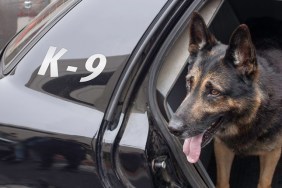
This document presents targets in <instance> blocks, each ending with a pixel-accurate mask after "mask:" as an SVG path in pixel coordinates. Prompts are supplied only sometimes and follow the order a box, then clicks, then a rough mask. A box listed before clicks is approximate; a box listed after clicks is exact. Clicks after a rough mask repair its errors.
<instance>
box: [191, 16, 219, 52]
mask: <svg viewBox="0 0 282 188" xmlns="http://www.w3.org/2000/svg"><path fill="white" fill-rule="evenodd" d="M189 40H190V41H189V48H188V51H189V53H190V54H196V53H197V52H198V51H199V50H200V49H202V48H203V47H204V46H207V47H210V48H211V47H212V46H214V45H215V44H216V39H215V37H214V36H213V34H211V33H210V31H209V30H208V28H207V26H206V24H205V21H204V19H203V18H202V16H201V15H200V14H198V13H197V12H193V14H192V18H191V21H190V26H189Z"/></svg>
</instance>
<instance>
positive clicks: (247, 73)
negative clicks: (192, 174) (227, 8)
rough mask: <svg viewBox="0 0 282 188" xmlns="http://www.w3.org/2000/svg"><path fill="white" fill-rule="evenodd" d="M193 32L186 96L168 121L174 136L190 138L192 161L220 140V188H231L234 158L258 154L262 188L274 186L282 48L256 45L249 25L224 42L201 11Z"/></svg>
mask: <svg viewBox="0 0 282 188" xmlns="http://www.w3.org/2000/svg"><path fill="white" fill-rule="evenodd" d="M189 32H190V33H189V34H190V41H189V47H188V51H189V53H190V56H189V60H188V63H189V65H188V74H187V76H186V86H187V96H186V98H185V99H184V100H183V101H182V103H181V105H180V106H179V108H178V109H177V111H176V113H175V114H174V115H173V117H172V119H171V120H170V122H169V129H170V131H171V133H173V134H174V135H176V136H178V137H180V138H184V139H185V142H184V145H186V146H185V147H184V146H183V150H184V153H185V154H186V156H187V159H188V160H189V161H190V162H196V161H197V160H198V155H199V154H200V149H199V148H201V147H204V146H205V145H206V144H207V143H208V142H209V141H210V140H211V139H212V138H215V141H214V149H215V155H216V163H217V187H229V177H230V170H231V165H232V161H233V159H234V155H259V157H260V179H259V183H258V187H260V188H265V187H271V182H272V177H273V174H274V170H275V167H276V165H277V163H278V160H279V158H280V155H281V146H282V125H281V123H282V115H281V114H282V84H281V83H282V76H281V75H282V74H281V73H282V62H281V61H282V50H281V49H280V48H278V47H277V46H271V45H268V46H267V47H261V48H260V46H256V47H255V46H254V43H253V42H252V38H251V34H250V32H249V28H248V26H247V25H245V24H242V25H240V26H239V27H238V28H237V29H236V30H235V31H234V32H233V34H232V36H231V38H230V42H229V44H228V45H224V44H221V43H220V42H219V41H218V40H217V39H216V38H215V37H214V35H213V34H211V33H210V31H209V30H208V28H207V26H206V24H205V22H204V20H203V18H202V17H201V16H200V15H199V14H198V13H194V14H193V16H192V18H191V22H190V28H189ZM256 44H259V45H262V44H263V43H259V42H257V41H256ZM199 135H201V136H199ZM196 137H197V139H196ZM194 138H195V139H194ZM191 139H192V141H191ZM193 139H194V140H197V141H193ZM186 141H187V142H189V143H186ZM199 142H200V144H201V147H199V146H197V144H199ZM187 146H188V147H190V149H189V148H188V149H186V147H187ZM189 150H190V151H189ZM189 152H190V153H189Z"/></svg>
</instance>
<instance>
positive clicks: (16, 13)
mask: <svg viewBox="0 0 282 188" xmlns="http://www.w3.org/2000/svg"><path fill="white" fill-rule="evenodd" d="M52 1H54V0H0V25H1V28H0V50H1V49H2V48H3V47H4V45H5V44H6V43H7V42H8V41H9V40H10V39H11V38H12V37H13V35H15V34H16V33H17V32H18V31H20V30H21V29H22V28H23V27H24V26H26V25H27V24H28V23H29V22H30V21H31V20H32V19H33V18H34V17H35V16H36V15H38V14H39V13H40V12H41V11H42V10H43V9H44V8H45V7H47V6H48V5H49V4H50V3H51V2H52Z"/></svg>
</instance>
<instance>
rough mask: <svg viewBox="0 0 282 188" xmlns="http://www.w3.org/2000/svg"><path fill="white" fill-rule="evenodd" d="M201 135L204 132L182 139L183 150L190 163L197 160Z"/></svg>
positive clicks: (199, 152)
mask: <svg viewBox="0 0 282 188" xmlns="http://www.w3.org/2000/svg"><path fill="white" fill-rule="evenodd" d="M203 135H204V133H202V134H199V135H197V136H194V137H192V138H186V139H185V141H184V144H183V152H184V153H185V155H186V157H187V160H188V161H189V162H190V163H195V162H197V161H198V160H199V157H200V154H201V143H202V139H203Z"/></svg>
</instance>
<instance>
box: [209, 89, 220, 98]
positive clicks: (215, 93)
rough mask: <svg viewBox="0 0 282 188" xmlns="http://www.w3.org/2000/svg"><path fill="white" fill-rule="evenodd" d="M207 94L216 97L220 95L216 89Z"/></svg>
mask: <svg viewBox="0 0 282 188" xmlns="http://www.w3.org/2000/svg"><path fill="white" fill-rule="evenodd" d="M209 94H211V95H214V96H217V95H220V91H218V90H216V89H211V90H210V93H209Z"/></svg>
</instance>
